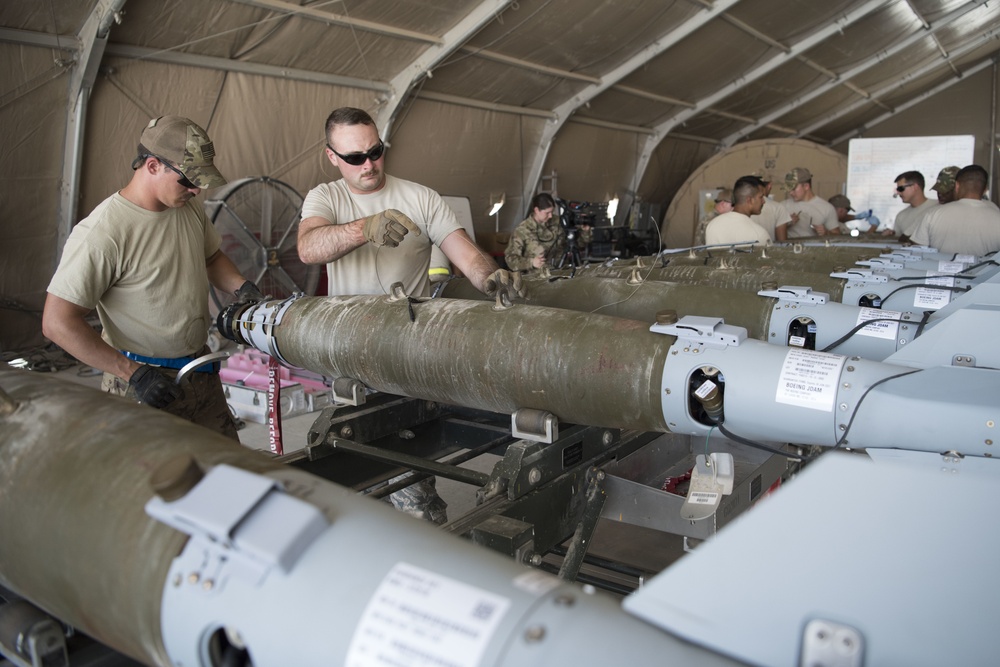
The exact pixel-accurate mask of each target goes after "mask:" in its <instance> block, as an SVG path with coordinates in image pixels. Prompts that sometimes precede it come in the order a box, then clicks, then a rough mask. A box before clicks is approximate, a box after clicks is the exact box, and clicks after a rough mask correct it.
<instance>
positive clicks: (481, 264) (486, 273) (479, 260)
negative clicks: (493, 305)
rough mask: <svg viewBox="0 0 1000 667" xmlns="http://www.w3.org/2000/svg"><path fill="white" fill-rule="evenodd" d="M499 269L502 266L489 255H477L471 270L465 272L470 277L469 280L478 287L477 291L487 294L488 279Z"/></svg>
mask: <svg viewBox="0 0 1000 667" xmlns="http://www.w3.org/2000/svg"><path fill="white" fill-rule="evenodd" d="M499 268H500V266H499V265H498V264H497V263H496V262H494V261H493V259H492V258H491V257H490V256H489V255H487V254H485V253H484V254H480V255H477V256H476V257H475V258H474V259H473V260H472V266H471V267H470V270H468V271H465V272H464V273H465V275H467V276H468V277H469V280H470V281H472V284H473V285H475V286H476V289H477V290H479V291H480V292H482V293H483V294H485V293H486V279H487V278H489V277H490V275H491V274H492V273H493V272H494V271H496V270H497V269H499Z"/></svg>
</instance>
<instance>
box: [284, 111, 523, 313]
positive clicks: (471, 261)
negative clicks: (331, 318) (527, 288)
mask: <svg viewBox="0 0 1000 667" xmlns="http://www.w3.org/2000/svg"><path fill="white" fill-rule="evenodd" d="M385 150H386V146H385V144H384V143H383V142H382V140H381V139H380V138H379V134H378V129H377V128H376V127H375V121H374V120H372V117H371V116H369V115H368V113H367V112H365V111H363V110H361V109H355V108H353V107H342V108H340V109H336V110H335V111H334V112H333V113H331V114H330V116H329V117H328V118H327V121H326V157H327V159H329V160H330V163H331V164H332V165H333V166H334V167H336V168H337V169H338V170H339V171H340V175H341V178H340V180H337V181H333V182H332V183H323V184H322V185H319V186H317V187H315V188H313V189H312V190H310V192H309V194H308V195H306V199H305V202H304V203H303V206H302V221H301V222H300V223H299V232H298V249H299V257H300V258H301V259H302V261H303V262H305V263H306V264H326V269H327V276H328V279H329V292H328V293H329V294H330V295H354V294H387V293H388V292H389V287H390V286H391V285H392V284H393V283H395V282H401V283H403V287H404V289H405V290H406V293H407V294H410V295H411V296H427V295H429V294H430V280H429V279H428V276H427V269H428V268H429V267H430V259H431V245H432V244H433V245H436V246H438V247H439V248H440V249H441V250H442V251H443V252H444V254H445V255H446V256H447V257H448V260H449V261H450V262H451V263H452V265H454V266H455V267H457V268H458V269H459V270H460V271H461V272H462V273H463V274H465V276H466V277H468V278H469V280H470V281H471V282H472V284H474V285H475V286H476V287H477V288H478V289H479V290H480V291H482V292H484V293H487V294H490V293H495V291H496V289H497V288H498V286H499V285H513V281H514V280H515V279H518V280H519V276H512V275H511V274H510V273H509V272H507V271H503V270H501V269H500V268H499V267H498V266H497V264H496V262H495V261H493V258H492V257H490V256H489V255H488V254H486V253H485V252H483V251H482V250H481V249H480V248H479V247H478V246H477V245H476V244H475V242H474V241H473V240H472V239H471V238H470V237H469V235H468V234H467V233H466V232H465V230H464V229H463V228H462V225H461V224H460V223H459V222H458V220H457V219H456V218H455V214H454V213H453V212H452V210H451V209H450V208H449V207H448V205H447V204H446V203H445V202H444V200H443V199H441V197H440V196H439V195H438V193H436V192H434V191H433V190H431V189H430V188H428V187H425V186H423V185H420V184H418V183H414V182H412V181H406V180H403V179H401V178H395V177H393V176H390V175H388V174H386V173H385ZM517 287H519V284H518V285H517Z"/></svg>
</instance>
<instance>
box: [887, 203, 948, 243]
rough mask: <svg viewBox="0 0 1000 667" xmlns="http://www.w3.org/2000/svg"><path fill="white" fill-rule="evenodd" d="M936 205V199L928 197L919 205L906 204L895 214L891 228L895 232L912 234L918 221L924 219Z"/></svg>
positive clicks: (918, 224) (918, 223) (906, 234)
mask: <svg viewBox="0 0 1000 667" xmlns="http://www.w3.org/2000/svg"><path fill="white" fill-rule="evenodd" d="M935 206H938V203H937V201H935V200H933V199H928V200H926V201H924V203H923V204H921V205H920V206H915V207H914V206H907V207H906V208H904V209H903V210H902V211H900V212H899V213H897V214H896V219H895V221H893V223H892V229H893V231H894V232H896V233H897V234H902V235H905V236H913V232H915V231H916V230H917V227H919V226H920V221H921V220H923V219H924V216H925V215H927V213H929V212H930V211H932V210H934V207H935Z"/></svg>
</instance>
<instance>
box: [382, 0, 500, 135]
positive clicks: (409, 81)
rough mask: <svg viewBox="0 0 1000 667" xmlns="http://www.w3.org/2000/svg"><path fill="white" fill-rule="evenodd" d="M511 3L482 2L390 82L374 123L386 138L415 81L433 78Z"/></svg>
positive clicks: (486, 0) (497, 0)
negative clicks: (433, 72) (441, 65)
mask: <svg viewBox="0 0 1000 667" xmlns="http://www.w3.org/2000/svg"><path fill="white" fill-rule="evenodd" d="M511 2H513V0H483V2H481V3H479V5H478V6H476V8H475V9H473V10H472V11H471V12H469V13H468V14H467V15H466V16H465V18H463V19H462V20H461V21H459V22H458V23H457V24H456V25H455V27H453V28H452V29H451V30H449V31H448V32H446V33H445V34H444V36H443V37H442V39H441V43H440V44H437V45H434V46H431V47H429V48H428V49H427V50H426V51H424V52H423V53H422V54H420V56H419V57H418V58H417V59H416V60H414V61H413V62H411V63H410V64H409V65H407V66H406V67H404V68H403V69H402V71H401V72H400V73H399V74H397V75H396V76H395V77H393V79H392V81H390V82H389V93H388V95H387V96H386V98H385V100H384V101H383V104H382V108H381V109H379V112H378V116H377V118H375V124H376V125H377V126H378V128H379V132H380V133H381V134H382V137H383V138H388V137H389V131H390V130H391V129H392V122H393V121H394V120H395V119H396V115H397V114H398V113H399V110H400V108H402V105H403V102H404V101H405V100H406V97H407V95H409V93H410V90H411V89H412V88H413V86H414V85H415V84H416V82H417V81H419V80H420V78H421V77H424V76H428V77H429V76H431V70H432V69H434V67H435V66H436V65H437V64H438V63H440V62H441V61H442V60H444V59H445V58H447V57H448V56H449V55H451V54H452V53H454V52H455V51H456V50H457V49H458V48H459V47H461V46H462V45H463V44H464V43H465V42H466V41H468V39H469V38H470V37H472V36H473V35H475V34H476V33H477V32H479V31H480V30H482V28H483V26H485V25H486V24H487V23H489V22H490V21H492V20H493V18H494V17H496V16H497V15H498V14H500V13H501V12H502V11H503V10H505V9H506V8H507V7H508V6H509V5H510V4H511Z"/></svg>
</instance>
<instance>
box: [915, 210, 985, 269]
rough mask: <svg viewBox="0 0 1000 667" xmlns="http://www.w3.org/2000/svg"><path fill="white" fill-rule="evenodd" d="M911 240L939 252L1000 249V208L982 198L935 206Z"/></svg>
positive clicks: (979, 252) (982, 252)
mask: <svg viewBox="0 0 1000 667" xmlns="http://www.w3.org/2000/svg"><path fill="white" fill-rule="evenodd" d="M910 239H911V240H912V241H913V242H914V243H916V244H918V245H927V246H931V247H932V248H937V249H938V250H939V251H940V252H945V253H958V254H961V255H977V256H982V255H986V254H989V253H991V252H996V251H998V250H1000V209H997V207H996V204H994V203H993V202H989V201H982V200H979V199H956V200H955V201H953V202H950V203H948V204H944V205H943V206H937V207H935V208H932V209H931V211H930V213H928V214H927V215H925V216H924V218H923V220H922V221H921V223H920V226H919V227H917V229H916V230H915V231H914V232H913V235H912V236H911V237H910Z"/></svg>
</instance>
